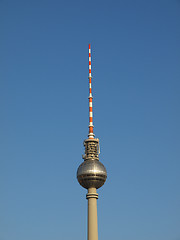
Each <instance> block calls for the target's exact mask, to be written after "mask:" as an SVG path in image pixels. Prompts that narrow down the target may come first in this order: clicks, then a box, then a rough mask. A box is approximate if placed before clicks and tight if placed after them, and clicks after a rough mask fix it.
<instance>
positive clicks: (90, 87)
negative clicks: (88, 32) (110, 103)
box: [88, 44, 95, 139]
mask: <svg viewBox="0 0 180 240" xmlns="http://www.w3.org/2000/svg"><path fill="white" fill-rule="evenodd" d="M91 79H92V76H91V45H90V44H89V134H88V137H89V138H90V139H93V138H94V136H95V135H94V133H93V127H94V126H93V108H92V99H93V97H92V86H91Z"/></svg>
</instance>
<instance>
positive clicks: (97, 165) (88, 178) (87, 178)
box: [77, 44, 107, 189]
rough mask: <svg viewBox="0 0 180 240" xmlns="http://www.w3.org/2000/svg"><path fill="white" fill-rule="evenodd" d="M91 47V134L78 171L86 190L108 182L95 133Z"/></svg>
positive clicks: (80, 181)
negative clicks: (100, 159)
mask: <svg viewBox="0 0 180 240" xmlns="http://www.w3.org/2000/svg"><path fill="white" fill-rule="evenodd" d="M91 79H92V76H91V46H90V44H89V134H88V139H86V140H85V141H84V147H85V154H84V155H83V159H84V162H83V163H82V164H81V165H80V166H79V168H78V170H77V179H78V182H79V184H80V185H81V186H82V187H84V188H86V189H90V188H96V189H98V188H100V187H101V186H102V185H103V184H104V183H105V181H106V178H107V172H106V168H105V167H104V165H103V164H102V163H101V162H100V161H99V153H100V151H99V139H98V138H94V136H95V135H94V133H93V127H94V126H93V110H92V99H93V97H92V88H91Z"/></svg>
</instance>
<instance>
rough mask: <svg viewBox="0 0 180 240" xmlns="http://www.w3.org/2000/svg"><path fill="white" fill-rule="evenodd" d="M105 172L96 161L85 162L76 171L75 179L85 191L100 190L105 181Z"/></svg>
mask: <svg viewBox="0 0 180 240" xmlns="http://www.w3.org/2000/svg"><path fill="white" fill-rule="evenodd" d="M106 178H107V172H106V168H105V167H104V165H103V164H102V163H101V162H99V161H98V160H86V161H84V162H83V163H82V164H81V165H80V166H79V168H78V170H77V179H78V181H79V183H80V185H81V186H82V187H84V188H86V189H88V188H90V187H95V188H100V187H101V186H102V185H103V184H104V183H105V181H106Z"/></svg>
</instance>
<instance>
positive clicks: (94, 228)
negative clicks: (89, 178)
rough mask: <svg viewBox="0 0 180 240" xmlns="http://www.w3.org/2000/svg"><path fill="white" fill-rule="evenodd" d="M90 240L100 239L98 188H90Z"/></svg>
mask: <svg viewBox="0 0 180 240" xmlns="http://www.w3.org/2000/svg"><path fill="white" fill-rule="evenodd" d="M86 199H87V200H88V240H98V221H97V199H98V194H97V192H96V188H94V187H92V188H88V193H87V194H86Z"/></svg>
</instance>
